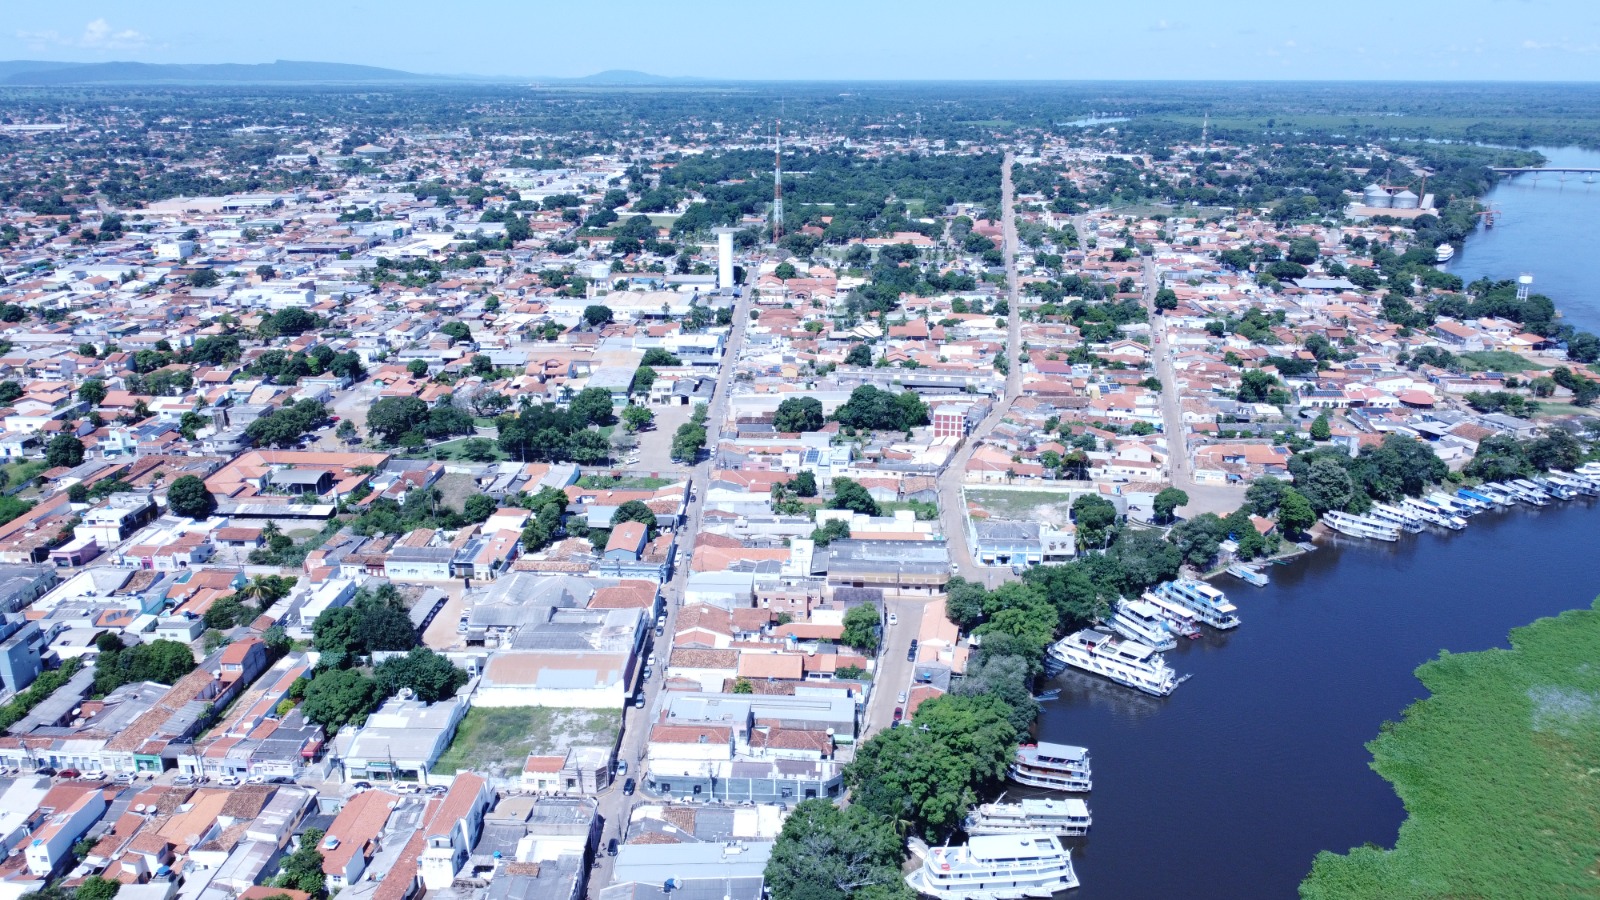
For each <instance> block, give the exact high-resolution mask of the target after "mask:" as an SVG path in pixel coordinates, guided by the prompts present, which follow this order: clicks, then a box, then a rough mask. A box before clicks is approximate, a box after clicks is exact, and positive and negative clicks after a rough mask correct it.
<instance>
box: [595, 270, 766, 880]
mask: <svg viewBox="0 0 1600 900" xmlns="http://www.w3.org/2000/svg"><path fill="white" fill-rule="evenodd" d="M752 270H753V267H752ZM749 322H750V297H749V294H748V293H746V294H745V295H744V296H741V297H740V298H739V300H738V302H736V303H735V304H734V308H733V328H732V330H731V331H730V332H729V334H728V346H727V352H726V353H724V354H723V357H722V366H721V368H720V369H719V370H718V377H717V386H716V390H715V392H714V393H713V394H712V395H711V405H710V408H709V414H708V415H707V417H706V432H707V434H706V444H707V445H708V450H709V452H708V453H707V454H706V458H705V459H703V460H699V461H697V462H696V463H695V464H694V465H692V466H687V467H684V468H683V469H681V470H680V472H679V473H677V474H681V475H682V476H683V477H686V478H689V479H692V481H691V487H692V490H693V495H692V496H693V499H691V500H690V501H689V508H688V510H687V511H686V513H685V515H684V523H683V525H682V527H680V528H679V530H678V542H677V556H676V559H675V560H674V563H673V568H672V578H671V579H669V580H668V581H667V583H666V584H664V585H662V588H661V591H662V597H663V598H664V600H665V602H666V608H667V609H666V615H667V627H666V628H665V629H664V630H663V632H662V635H663V636H662V637H661V638H659V639H657V643H656V644H655V645H654V652H655V656H656V665H655V670H654V672H653V673H652V677H651V679H650V681H649V682H648V683H646V684H645V685H644V686H643V690H644V692H645V705H644V708H643V709H636V708H635V707H634V706H633V705H632V704H631V703H630V704H629V705H628V706H627V707H625V708H624V709H623V730H622V742H621V745H620V746H619V747H618V748H617V759H618V761H620V762H626V763H627V765H628V773H627V775H626V776H621V777H619V778H618V779H617V781H616V783H613V784H612V785H611V788H610V789H609V790H607V791H606V792H605V793H603V794H601V795H600V798H599V800H600V817H601V820H602V822H603V825H604V830H603V831H602V832H601V845H602V848H601V852H600V854H599V855H598V856H597V857H596V860H595V862H596V866H595V869H594V871H593V872H591V873H590V876H589V896H590V897H598V896H599V895H600V890H601V888H604V887H606V886H607V885H609V884H610V883H611V874H612V862H613V860H612V859H611V857H609V856H606V855H605V851H604V845H605V843H606V842H608V841H609V840H610V839H611V838H617V840H618V843H621V842H622V839H623V838H625V837H626V836H627V829H628V819H629V817H630V816H631V815H632V813H633V807H634V804H635V803H637V802H652V801H650V799H649V798H647V797H645V796H643V795H641V794H634V795H632V796H625V795H624V794H623V793H622V781H624V780H625V779H626V778H635V779H638V780H639V782H640V784H643V778H642V776H643V774H644V773H643V756H644V746H645V741H646V739H647V738H648V737H649V734H650V722H651V721H652V720H653V719H654V718H655V715H656V705H657V703H658V702H660V699H661V698H660V694H661V684H662V681H663V679H664V678H665V674H664V673H665V671H666V667H667V654H668V653H669V652H670V651H671V649H672V633H673V631H674V626H675V625H676V624H677V621H678V609H679V607H680V606H681V604H682V602H683V590H684V585H685V583H686V582H687V581H688V578H689V560H690V558H691V557H692V556H693V554H694V546H695V538H696V537H698V536H699V534H700V517H701V514H702V513H703V512H704V510H705V497H706V484H707V482H708V481H709V480H710V477H711V469H712V466H713V459H714V457H715V455H716V448H717V434H718V430H719V429H720V428H721V427H722V421H723V419H724V418H726V416H727V412H728V405H729V403H730V400H729V397H730V396H731V395H732V393H733V384H734V381H733V368H734V366H735V364H737V363H738V361H739V351H740V349H741V348H742V347H743V346H744V334H745V327H746V326H747V325H748V324H749Z"/></svg>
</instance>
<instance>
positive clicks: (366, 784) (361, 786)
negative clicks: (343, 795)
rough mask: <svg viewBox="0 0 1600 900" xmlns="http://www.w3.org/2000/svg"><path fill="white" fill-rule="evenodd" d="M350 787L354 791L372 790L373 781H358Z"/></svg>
mask: <svg viewBox="0 0 1600 900" xmlns="http://www.w3.org/2000/svg"><path fill="white" fill-rule="evenodd" d="M350 789H351V790H353V791H370V790H372V782H370V781H358V782H356V783H355V784H352V785H350Z"/></svg>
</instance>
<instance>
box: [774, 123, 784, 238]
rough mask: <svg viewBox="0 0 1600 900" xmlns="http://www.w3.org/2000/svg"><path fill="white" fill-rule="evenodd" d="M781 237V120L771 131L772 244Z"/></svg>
mask: <svg viewBox="0 0 1600 900" xmlns="http://www.w3.org/2000/svg"><path fill="white" fill-rule="evenodd" d="M781 237H783V120H782V119H779V120H778V122H777V124H776V125H775V126H773V129H772V242H773V243H774V244H776V243H777V242H778V239H779V238H781Z"/></svg>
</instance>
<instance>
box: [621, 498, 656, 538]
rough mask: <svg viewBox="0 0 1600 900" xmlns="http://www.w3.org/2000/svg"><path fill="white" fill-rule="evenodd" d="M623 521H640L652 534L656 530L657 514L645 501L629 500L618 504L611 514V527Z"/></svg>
mask: <svg viewBox="0 0 1600 900" xmlns="http://www.w3.org/2000/svg"><path fill="white" fill-rule="evenodd" d="M623 522H638V523H639V524H641V525H643V526H645V527H646V528H648V529H649V530H650V533H651V535H654V534H655V531H656V514H655V513H654V512H652V511H651V509H650V507H648V506H646V505H645V504H644V502H643V501H640V500H629V501H628V502H626V503H624V504H622V505H621V506H618V507H617V508H616V511H614V512H613V513H612V514H611V527H612V528H615V527H617V526H618V525H621V524H622V523H623Z"/></svg>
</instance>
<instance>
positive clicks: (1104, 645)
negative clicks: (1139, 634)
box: [1050, 628, 1179, 697]
mask: <svg viewBox="0 0 1600 900" xmlns="http://www.w3.org/2000/svg"><path fill="white" fill-rule="evenodd" d="M1050 655H1052V656H1054V657H1055V658H1057V659H1059V660H1061V661H1062V662H1064V663H1066V664H1067V665H1069V666H1071V667H1073V668H1074V669H1082V670H1083V671H1085V672H1089V673H1090V674H1093V675H1099V676H1101V677H1103V678H1109V679H1111V680H1112V681H1115V682H1116V683H1117V684H1120V685H1124V686H1126V687H1131V688H1134V689H1136V690H1140V691H1144V692H1145V693H1146V694H1150V695H1152V696H1156V697H1165V696H1167V695H1168V694H1171V693H1172V692H1173V691H1174V690H1176V689H1177V687H1178V684H1179V679H1178V673H1176V672H1174V671H1173V670H1172V667H1171V666H1169V665H1167V661H1166V659H1165V658H1164V657H1162V655H1161V654H1160V653H1158V652H1157V651H1156V649H1155V648H1154V647H1151V646H1150V645H1148V644H1144V643H1140V642H1139V641H1131V640H1127V639H1125V638H1119V637H1117V636H1116V635H1113V634H1110V633H1108V632H1105V631H1100V630H1098V629H1095V628H1085V629H1083V630H1082V631H1077V632H1074V633H1072V634H1069V635H1067V636H1066V637H1064V638H1062V639H1061V640H1059V641H1056V642H1055V643H1054V644H1051V645H1050Z"/></svg>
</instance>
